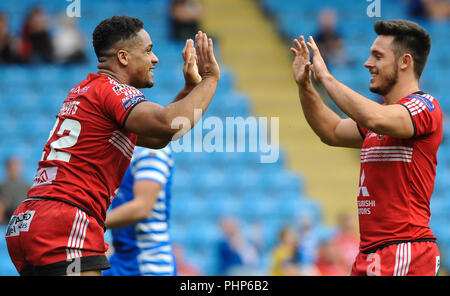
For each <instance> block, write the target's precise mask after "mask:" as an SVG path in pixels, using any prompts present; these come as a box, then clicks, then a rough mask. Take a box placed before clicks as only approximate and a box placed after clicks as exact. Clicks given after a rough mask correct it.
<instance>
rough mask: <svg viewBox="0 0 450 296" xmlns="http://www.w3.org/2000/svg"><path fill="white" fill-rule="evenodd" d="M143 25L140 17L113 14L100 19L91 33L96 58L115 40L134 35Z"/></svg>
mask: <svg viewBox="0 0 450 296" xmlns="http://www.w3.org/2000/svg"><path fill="white" fill-rule="evenodd" d="M143 27H144V23H143V22H142V21H141V20H140V19H137V18H133V17H129V16H113V17H111V18H109V19H106V20H103V21H101V22H100V24H98V25H97V27H96V28H95V30H94V33H93V34H92V43H93V45H94V51H95V54H96V55H97V58H100V57H101V56H103V55H104V54H105V51H107V50H108V49H110V48H111V47H112V46H113V45H114V44H115V43H116V42H118V41H120V40H127V39H130V38H133V37H136V36H137V33H138V32H139V31H140V30H141V29H143Z"/></svg>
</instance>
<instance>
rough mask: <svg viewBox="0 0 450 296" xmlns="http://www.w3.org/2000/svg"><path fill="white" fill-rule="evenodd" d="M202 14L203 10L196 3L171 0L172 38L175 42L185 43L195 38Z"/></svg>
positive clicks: (186, 0)
mask: <svg viewBox="0 0 450 296" xmlns="http://www.w3.org/2000/svg"><path fill="white" fill-rule="evenodd" d="M202 13H203V9H202V6H201V4H200V3H199V2H198V1H194V0H172V4H171V6H170V22H171V28H172V38H173V39H174V40H177V41H185V40H186V39H188V38H192V36H195V34H196V33H197V31H198V28H199V21H200V20H201V18H202Z"/></svg>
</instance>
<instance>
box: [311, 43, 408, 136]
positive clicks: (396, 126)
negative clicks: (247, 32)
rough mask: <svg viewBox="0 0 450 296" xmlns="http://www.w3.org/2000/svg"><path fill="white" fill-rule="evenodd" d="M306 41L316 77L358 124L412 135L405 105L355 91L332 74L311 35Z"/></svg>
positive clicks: (386, 132)
mask: <svg viewBox="0 0 450 296" xmlns="http://www.w3.org/2000/svg"><path fill="white" fill-rule="evenodd" d="M307 44H308V46H309V48H310V49H311V51H312V53H313V55H314V57H313V66H312V70H313V71H314V75H315V77H316V79H317V80H318V81H319V82H320V83H321V84H322V85H323V86H324V87H325V89H326V91H327V93H328V95H329V96H330V97H331V99H332V100H333V101H334V102H335V103H336V105H337V106H338V107H339V108H340V109H341V110H342V111H343V112H344V113H345V114H347V115H348V116H349V117H350V118H352V119H353V120H354V121H355V122H357V123H358V124H360V125H361V126H363V127H365V128H367V129H369V130H371V131H372V132H374V133H377V134H380V135H387V136H392V137H396V138H410V137H412V136H414V125H413V122H412V120H411V115H410V113H409V111H408V110H407V109H406V108H405V107H404V106H402V105H400V104H392V105H381V104H379V103H377V102H374V101H372V100H370V99H368V98H366V97H364V96H363V95H361V94H359V93H357V92H355V91H354V90H352V89H351V88H349V87H348V86H346V85H345V84H343V83H341V82H340V81H338V80H337V79H336V78H335V77H334V76H333V75H331V73H330V72H329V71H328V69H327V66H326V64H325V62H324V60H323V58H322V56H321V54H320V51H319V48H318V47H317V45H316V43H315V42H314V39H313V38H312V37H309V42H308V43H307Z"/></svg>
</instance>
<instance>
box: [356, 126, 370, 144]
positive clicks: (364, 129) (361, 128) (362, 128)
mask: <svg viewBox="0 0 450 296" xmlns="http://www.w3.org/2000/svg"><path fill="white" fill-rule="evenodd" d="M356 127H357V128H358V131H359V134H360V135H361V138H362V139H363V140H364V139H365V138H366V135H367V132H368V131H369V130H368V129H366V128H365V127H362V126H361V125H359V123H357V124H356Z"/></svg>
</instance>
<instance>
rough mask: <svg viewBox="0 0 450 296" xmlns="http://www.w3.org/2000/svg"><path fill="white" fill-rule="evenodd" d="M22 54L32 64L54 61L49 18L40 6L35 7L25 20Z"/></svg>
mask: <svg viewBox="0 0 450 296" xmlns="http://www.w3.org/2000/svg"><path fill="white" fill-rule="evenodd" d="M20 53H21V56H22V59H23V60H25V61H27V62H31V63H35V62H37V63H42V62H43V63H51V62H52V61H53V44H52V39H51V35H50V27H49V22H48V18H47V16H46V15H45V13H44V11H43V10H42V8H41V7H39V6H36V7H34V8H33V9H32V10H31V11H30V12H29V13H28V15H27V17H26V18H25V22H24V24H23V27H22V41H21V49H20Z"/></svg>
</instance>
